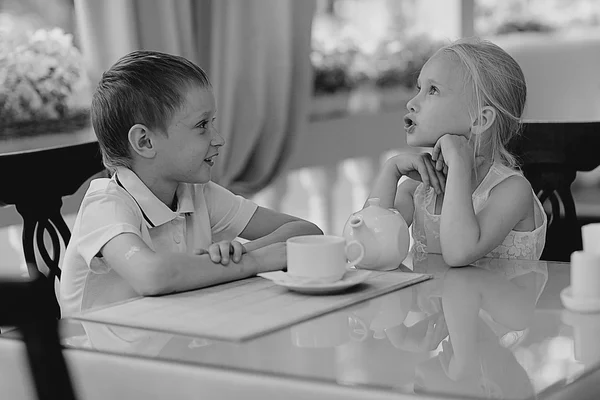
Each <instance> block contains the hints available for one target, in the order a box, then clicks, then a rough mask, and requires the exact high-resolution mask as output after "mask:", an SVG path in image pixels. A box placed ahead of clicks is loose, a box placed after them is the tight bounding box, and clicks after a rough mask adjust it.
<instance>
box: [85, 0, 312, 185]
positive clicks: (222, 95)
mask: <svg viewBox="0 0 600 400" xmlns="http://www.w3.org/2000/svg"><path fill="white" fill-rule="evenodd" d="M314 9H315V0H308V1H306V0H302V1H295V0H103V1H98V0H75V12H76V17H77V24H78V28H79V33H80V38H81V47H82V51H83V53H84V55H85V57H86V60H87V63H88V67H89V70H90V75H91V77H92V79H96V80H97V79H99V77H100V76H101V74H102V72H103V71H105V70H106V69H108V68H109V67H110V66H111V65H112V64H113V63H114V62H115V61H116V60H117V59H119V58H120V57H121V56H123V55H125V54H127V53H128V52H130V51H133V50H137V49H145V50H156V51H162V52H166V53H171V54H178V55H181V56H184V57H186V58H188V59H190V60H191V61H193V62H195V63H196V64H198V65H199V66H201V67H202V68H203V69H204V70H205V71H207V73H208V75H209V76H210V78H211V81H212V83H213V86H214V89H215V96H216V99H217V108H218V111H217V124H218V127H219V130H220V132H221V134H222V135H223V137H224V138H225V140H226V144H225V146H224V147H223V149H222V151H221V156H220V160H219V161H218V163H217V164H216V166H215V167H214V173H213V180H214V181H216V182H218V183H220V184H221V185H223V186H225V187H227V188H229V189H230V190H232V191H233V192H234V193H238V194H242V195H244V196H249V195H252V194H254V193H256V192H258V191H260V190H261V189H263V188H264V187H266V186H267V185H268V184H270V183H271V182H272V181H273V180H274V179H275V178H276V177H277V176H278V174H279V173H280V172H281V171H282V170H284V169H285V163H286V161H287V159H288V158H289V155H290V153H291V151H292V149H293V145H294V142H295V138H296V137H297V135H299V134H300V133H301V132H302V131H303V130H304V127H305V123H306V120H307V118H306V116H307V114H308V104H309V101H310V96H311V93H312V69H311V65H310V58H309V56H310V37H311V28H312V17H313V13H314Z"/></svg>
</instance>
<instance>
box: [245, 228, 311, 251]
mask: <svg viewBox="0 0 600 400" xmlns="http://www.w3.org/2000/svg"><path fill="white" fill-rule="evenodd" d="M322 234H323V231H322V230H321V229H319V227H318V226H316V225H315V224H313V223H312V222H308V221H291V222H288V223H286V224H283V225H281V226H280V227H279V228H277V229H275V230H274V231H273V232H271V233H270V234H268V235H265V236H263V237H261V238H258V239H256V240H253V241H251V242H248V243H245V244H244V248H245V249H246V251H247V252H251V251H254V250H257V249H260V248H263V247H265V246H268V245H270V244H273V243H279V242H285V241H286V240H288V239H289V238H291V237H294V236H304V235H322Z"/></svg>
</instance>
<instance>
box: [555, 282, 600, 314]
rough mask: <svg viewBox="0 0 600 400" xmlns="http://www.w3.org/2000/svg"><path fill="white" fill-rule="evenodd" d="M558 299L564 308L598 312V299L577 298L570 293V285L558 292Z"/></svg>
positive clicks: (599, 303) (599, 306)
mask: <svg viewBox="0 0 600 400" xmlns="http://www.w3.org/2000/svg"><path fill="white" fill-rule="evenodd" d="M560 299H561V300H562V303H563V305H564V306H565V308H567V309H569V310H571V311H575V312H581V313H594V312H600V299H577V298H575V297H573V296H572V295H571V286H567V287H566V288H564V289H563V290H561V292H560Z"/></svg>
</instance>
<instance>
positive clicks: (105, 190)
mask: <svg viewBox="0 0 600 400" xmlns="http://www.w3.org/2000/svg"><path fill="white" fill-rule="evenodd" d="M93 203H103V204H110V203H117V204H121V205H124V206H126V207H128V208H131V209H133V210H136V211H137V209H138V208H139V207H138V206H137V203H136V201H135V199H134V198H133V197H132V196H131V194H129V192H127V190H125V189H124V188H122V187H121V186H120V185H119V184H117V182H116V181H115V179H114V178H97V179H93V180H92V181H91V182H90V186H89V187H88V190H87V191H86V192H85V195H84V197H83V201H82V202H81V208H84V207H85V206H88V205H90V204H93Z"/></svg>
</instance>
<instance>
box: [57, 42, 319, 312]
mask: <svg viewBox="0 0 600 400" xmlns="http://www.w3.org/2000/svg"><path fill="white" fill-rule="evenodd" d="M215 113H216V107H215V99H214V96H213V93H212V87H211V84H210V82H209V80H208V77H207V76H206V74H205V73H204V71H203V70H202V69H201V68H199V67H198V66H196V65H195V64H193V63H192V62H190V61H188V60H186V59H184V58H182V57H178V56H173V55H169V54H164V53H158V52H152V51H135V52H133V53H130V54H128V55H126V56H125V57H123V58H121V59H120V60H119V61H117V62H116V63H115V64H114V65H113V66H112V67H111V68H110V69H109V70H108V71H107V72H105V73H104V74H103V76H102V79H101V81H100V83H99V84H98V87H97V88H96V91H95V93H94V96H93V100H92V106H91V115H92V125H93V127H94V130H95V132H96V136H97V137H98V142H99V144H100V149H101V151H102V156H103V160H104V164H105V165H106V167H107V168H108V169H109V170H110V171H111V174H112V178H111V179H95V180H93V181H92V182H91V184H90V187H89V189H88V191H87V193H86V195H85V197H84V199H83V201H82V204H81V207H80V209H79V213H78V215H77V219H76V221H75V225H74V228H73V234H72V238H71V241H70V243H69V246H68V247H67V250H66V255H65V259H64V263H63V268H62V281H61V289H60V303H61V310H62V315H63V316H67V315H70V314H73V313H75V312H79V311H83V310H86V309H89V308H92V307H97V306H101V305H104V304H109V303H113V302H116V301H121V300H125V299H128V298H132V297H135V296H139V295H143V296H148V295H160V294H166V293H172V292H177V291H184V290H190V289H197V288H201V287H205V286H209V285H214V284H219V283H223V282H228V281H232V280H237V279H242V278H246V277H250V276H253V275H256V274H257V273H260V272H265V271H273V270H279V269H282V268H284V267H285V265H286V252H285V241H286V239H287V238H289V237H292V236H299V235H308V234H322V232H321V230H320V229H319V228H318V227H317V226H316V225H314V224H312V223H310V222H308V221H304V220H301V219H298V218H295V217H292V216H290V215H286V214H281V213H277V212H275V211H272V210H269V209H265V208H262V207H257V205H256V204H254V203H252V202H251V201H249V200H246V199H244V198H242V197H241V196H236V195H234V194H233V193H231V192H229V191H228V190H226V189H224V188H223V187H221V186H219V185H217V184H215V183H213V182H211V181H210V177H211V167H212V166H213V165H214V162H215V158H216V157H217V156H218V155H219V149H220V147H221V146H223V144H224V143H225V142H224V139H223V137H221V136H220V135H219V132H218V131H217V129H216V128H215V126H214V121H215ZM238 236H239V237H242V238H244V239H247V240H249V242H248V243H246V244H244V245H242V244H241V243H240V242H237V241H234V240H233V239H234V238H236V237H238ZM230 260H231V261H232V263H230Z"/></svg>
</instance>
